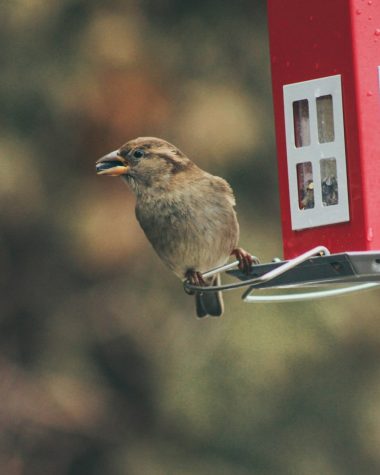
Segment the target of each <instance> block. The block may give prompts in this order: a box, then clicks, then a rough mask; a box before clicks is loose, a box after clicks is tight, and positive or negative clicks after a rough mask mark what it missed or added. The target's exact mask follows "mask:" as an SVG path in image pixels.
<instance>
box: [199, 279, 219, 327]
mask: <svg viewBox="0 0 380 475" xmlns="http://www.w3.org/2000/svg"><path fill="white" fill-rule="evenodd" d="M207 284H208V285H220V274H217V275H215V276H213V277H211V278H210V280H207ZM195 306H196V310H197V316H198V317H199V318H202V317H207V316H208V315H210V316H211V317H220V316H221V315H222V314H223V310H224V304H223V295H222V292H197V293H196V294H195Z"/></svg>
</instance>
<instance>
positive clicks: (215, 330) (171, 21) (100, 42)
mask: <svg viewBox="0 0 380 475" xmlns="http://www.w3.org/2000/svg"><path fill="white" fill-rule="evenodd" d="M0 45H1V47H0V62H1V74H0V165H1V166H0V286H1V294H2V296H1V301H0V473H1V474H4V475H24V474H27V475H41V474H48V475H50V474H52V475H53V474H54V475H66V474H67V475H86V474H88V475H99V474H102V475H103V474H107V475H161V474H162V475H170V474H173V475H194V474H197V475H212V474H225V475H232V474H234V475H248V474H255V475H256V474H257V475H273V474H281V475H282V474H284V475H287V474H289V475H294V474H313V475H314V474H323V475H330V474H331V475H343V474H344V475H347V474H355V475H356V474H358V473H360V474H361V475H363V474H370V475H373V474H375V473H380V451H379V444H380V407H379V405H380V403H379V400H380V318H379V302H380V295H379V293H378V292H372V293H367V294H361V295H356V296H350V297H344V298H343V297H342V298H336V299H333V300H328V301H324V302H320V301H319V302H315V303H314V302H313V303H304V304H282V305H264V304H262V305H256V306H253V305H248V304H243V303H242V302H241V300H240V294H239V293H237V294H235V293H230V294H228V295H227V296H226V299H225V300H226V313H225V315H224V317H223V318H221V319H205V320H202V321H200V320H197V319H196V318H195V316H194V308H193V300H192V299H191V298H189V297H188V296H187V295H186V294H185V293H184V292H183V290H182V286H181V283H180V282H179V281H178V280H177V279H176V277H175V276H173V275H172V274H171V273H170V272H169V271H167V270H166V269H165V268H164V266H163V264H162V263H161V262H160V261H159V260H158V258H157V257H156V256H155V254H154V252H153V251H152V249H151V248H150V246H149V244H148V243H147V241H146V240H145V238H144V236H143V234H142V231H141V230H140V229H139V227H138V225H137V223H136V220H135V217H134V211H133V210H134V198H133V195H132V193H131V192H130V191H129V190H128V188H127V187H126V186H125V185H124V184H123V183H122V182H121V180H116V179H107V178H103V177H97V176H96V175H95V173H94V162H95V160H96V159H97V158H98V157H100V156H101V155H103V154H105V153H107V152H109V151H111V150H114V149H115V148H117V147H118V146H119V145H121V144H122V143H123V142H125V141H127V140H128V139H131V138H134V137H136V136H141V135H150V136H152V135H153V136H159V137H163V138H166V139H167V140H169V141H171V142H173V143H175V144H177V145H178V146H179V147H180V148H181V149H182V150H183V151H185V152H186V153H187V154H188V155H189V156H190V157H191V158H193V159H194V160H195V161H196V162H197V163H198V164H199V165H201V166H202V167H204V168H206V169H207V170H209V171H210V172H212V173H214V174H219V175H221V176H224V177H225V178H227V179H228V180H229V182H230V183H231V184H232V186H233V188H234V189H235V193H236V197H237V201H238V206H237V209H238V213H239V217H240V222H241V229H242V238H241V244H242V245H243V246H244V247H246V248H247V249H249V250H250V251H251V252H253V253H255V254H256V255H258V256H260V258H261V259H262V260H263V261H268V260H270V259H271V258H272V257H274V256H278V255H281V248H282V244H281V235H280V215H279V205H278V193H277V169H276V156H275V145H274V131H273V115H272V102H271V90H270V76H269V50H268V38H267V29H266V9H265V1H264V0H256V1H254V0H236V1H234V2H230V1H227V0H220V1H218V2H215V1H212V0H202V1H200V0H191V1H181V0H141V1H138V0H123V1H122V0H108V1H107V2H101V1H97V0H92V1H91V0H59V1H58V0H51V1H49V2H47V1H43V0H2V1H1V4H0Z"/></svg>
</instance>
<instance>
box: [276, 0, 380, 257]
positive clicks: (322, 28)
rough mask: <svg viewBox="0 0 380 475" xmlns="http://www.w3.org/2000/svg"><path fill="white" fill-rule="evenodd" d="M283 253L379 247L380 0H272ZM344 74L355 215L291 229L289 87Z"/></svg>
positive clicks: (351, 190) (349, 187)
mask: <svg viewBox="0 0 380 475" xmlns="http://www.w3.org/2000/svg"><path fill="white" fill-rule="evenodd" d="M268 17H269V37H270V51H271V67H272V85H273V99H274V112H275V125H276V139H277V154H278V169H279V183H280V200H281V216H282V231H283V245H284V257H285V258H286V259H289V258H292V257H295V256H296V255H298V254H300V253H302V252H305V251H306V250H308V249H310V248H312V247H314V246H317V245H324V246H326V247H328V248H329V249H330V251H331V252H334V253H335V252H344V251H364V250H375V249H380V89H379V77H378V66H380V1H379V0H374V1H371V0H365V1H363V0H334V1H331V0H307V1H305V0H287V1H286V2H284V1H283V0H268ZM336 74H340V75H341V76H342V92H343V111H344V124H345V126H344V128H345V141H346V156H347V173H348V177H347V178H348V191H349V206H350V221H349V222H346V223H339V224H334V225H326V226H320V227H316V228H309V229H304V230H300V231H293V230H292V228H291V218H290V203H289V184H288V175H287V158H286V143H285V122H284V103H283V86H284V84H291V83H296V82H301V81H307V80H310V79H316V78H321V77H326V76H332V75H336Z"/></svg>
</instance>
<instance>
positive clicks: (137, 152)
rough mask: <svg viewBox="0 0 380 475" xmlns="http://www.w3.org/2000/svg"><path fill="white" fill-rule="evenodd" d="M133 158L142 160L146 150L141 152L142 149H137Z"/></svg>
mask: <svg viewBox="0 0 380 475" xmlns="http://www.w3.org/2000/svg"><path fill="white" fill-rule="evenodd" d="M133 156H134V157H135V158H141V157H143V156H144V150H141V149H137V150H135V151H134V152H133Z"/></svg>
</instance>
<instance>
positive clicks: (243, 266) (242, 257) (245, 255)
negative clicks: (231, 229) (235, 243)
mask: <svg viewBox="0 0 380 475" xmlns="http://www.w3.org/2000/svg"><path fill="white" fill-rule="evenodd" d="M232 255H234V256H235V257H236V259H237V260H238V261H239V265H238V267H239V269H240V270H241V271H242V272H244V274H249V273H250V272H251V269H252V266H253V264H258V263H259V260H258V259H257V258H256V257H253V256H251V254H249V252H247V251H245V250H244V249H242V248H241V247H237V248H236V249H234V250H233V251H232V252H231V256H232Z"/></svg>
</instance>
